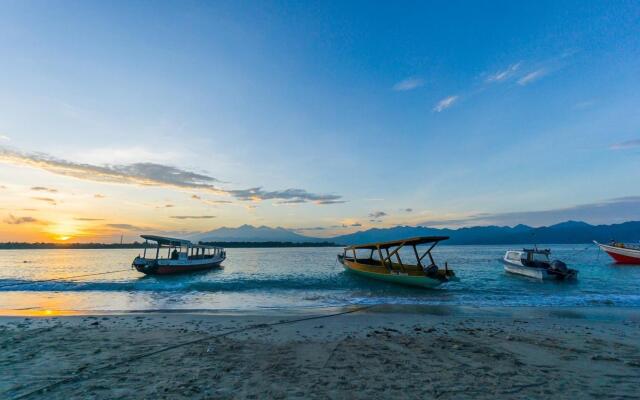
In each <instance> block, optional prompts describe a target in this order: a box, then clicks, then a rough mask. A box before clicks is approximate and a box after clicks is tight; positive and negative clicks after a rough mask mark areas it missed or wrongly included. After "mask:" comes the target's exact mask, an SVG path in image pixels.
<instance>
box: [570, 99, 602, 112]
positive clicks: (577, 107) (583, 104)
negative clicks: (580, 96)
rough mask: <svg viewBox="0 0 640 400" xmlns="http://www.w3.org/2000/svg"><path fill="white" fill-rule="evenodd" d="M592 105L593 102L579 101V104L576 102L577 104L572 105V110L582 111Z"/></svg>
mask: <svg viewBox="0 0 640 400" xmlns="http://www.w3.org/2000/svg"><path fill="white" fill-rule="evenodd" d="M594 104H596V102H595V100H585V101H581V102H578V103H576V104H574V105H573V109H574V110H584V109H585V108H590V107H591V106H593V105H594Z"/></svg>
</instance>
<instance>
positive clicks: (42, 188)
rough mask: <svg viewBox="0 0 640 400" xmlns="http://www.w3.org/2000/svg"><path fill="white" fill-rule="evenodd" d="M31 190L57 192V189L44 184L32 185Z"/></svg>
mask: <svg viewBox="0 0 640 400" xmlns="http://www.w3.org/2000/svg"><path fill="white" fill-rule="evenodd" d="M31 190H34V191H36V192H49V193H58V189H53V188H48V187H44V186H34V187H32V188H31Z"/></svg>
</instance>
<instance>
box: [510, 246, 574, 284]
mask: <svg viewBox="0 0 640 400" xmlns="http://www.w3.org/2000/svg"><path fill="white" fill-rule="evenodd" d="M550 254H551V251H550V250H548V249H545V250H539V249H537V248H536V249H522V250H508V251H507V252H506V253H505V255H504V257H503V259H502V261H503V262H504V270H505V271H506V272H509V273H511V274H517V275H523V276H528V277H530V278H534V279H539V280H547V279H575V278H577V277H578V271H577V270H575V269H570V268H567V265H566V264H565V263H563V262H562V261H559V260H554V261H550V260H549V255H550Z"/></svg>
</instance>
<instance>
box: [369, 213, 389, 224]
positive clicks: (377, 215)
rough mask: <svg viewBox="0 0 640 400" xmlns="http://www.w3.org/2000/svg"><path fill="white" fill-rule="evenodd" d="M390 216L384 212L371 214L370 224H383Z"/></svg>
mask: <svg viewBox="0 0 640 400" xmlns="http://www.w3.org/2000/svg"><path fill="white" fill-rule="evenodd" d="M387 215H388V214H387V213H386V212H384V211H374V212H371V213H369V222H382V218H384V217H386V216H387Z"/></svg>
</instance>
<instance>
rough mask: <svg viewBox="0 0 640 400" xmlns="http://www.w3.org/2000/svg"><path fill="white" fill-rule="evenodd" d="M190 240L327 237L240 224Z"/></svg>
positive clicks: (299, 239) (289, 240)
mask: <svg viewBox="0 0 640 400" xmlns="http://www.w3.org/2000/svg"><path fill="white" fill-rule="evenodd" d="M190 239H191V240H195V241H203V242H298V243H302V242H325V241H329V240H328V239H318V238H312V237H307V236H302V235H299V234H297V233H295V232H293V231H291V230H288V229H284V228H280V227H278V228H270V227H268V226H258V227H256V226H252V225H242V226H239V227H237V228H227V227H222V228H218V229H214V230H212V231H209V232H204V233H199V234H196V235H193V236H191V237H190Z"/></svg>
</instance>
